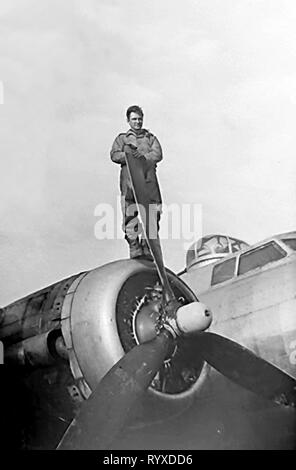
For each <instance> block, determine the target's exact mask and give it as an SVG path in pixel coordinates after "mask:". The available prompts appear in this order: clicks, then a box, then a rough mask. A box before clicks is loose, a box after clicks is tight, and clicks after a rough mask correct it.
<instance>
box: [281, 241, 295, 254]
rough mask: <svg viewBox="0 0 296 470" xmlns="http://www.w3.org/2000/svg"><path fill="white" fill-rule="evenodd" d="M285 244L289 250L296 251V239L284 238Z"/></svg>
mask: <svg viewBox="0 0 296 470" xmlns="http://www.w3.org/2000/svg"><path fill="white" fill-rule="evenodd" d="M283 242H284V243H286V245H288V247H289V248H291V249H292V250H294V251H296V238H283Z"/></svg>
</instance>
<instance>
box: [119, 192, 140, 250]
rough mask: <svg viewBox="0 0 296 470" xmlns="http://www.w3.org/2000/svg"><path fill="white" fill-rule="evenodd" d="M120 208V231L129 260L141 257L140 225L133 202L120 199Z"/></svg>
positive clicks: (123, 198)
mask: <svg viewBox="0 0 296 470" xmlns="http://www.w3.org/2000/svg"><path fill="white" fill-rule="evenodd" d="M121 208H122V214H123V224H122V229H123V231H124V233H125V237H124V238H125V239H126V241H127V242H128V244H129V249H130V258H136V257H138V256H141V255H143V247H142V245H141V242H140V234H141V224H140V222H139V219H138V210H137V206H136V203H135V201H132V200H128V199H125V197H122V198H121Z"/></svg>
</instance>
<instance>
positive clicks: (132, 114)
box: [126, 105, 144, 132]
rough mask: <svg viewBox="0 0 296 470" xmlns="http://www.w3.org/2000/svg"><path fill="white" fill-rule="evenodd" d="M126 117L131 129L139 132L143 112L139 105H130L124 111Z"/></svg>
mask: <svg viewBox="0 0 296 470" xmlns="http://www.w3.org/2000/svg"><path fill="white" fill-rule="evenodd" d="M126 118H127V122H128V123H129V125H130V128H131V129H132V130H133V131H135V132H139V131H140V130H141V129H142V126H143V118H144V113H143V110H142V109H141V108H140V107H139V106H136V105H135V106H130V107H129V108H128V109H127V111H126Z"/></svg>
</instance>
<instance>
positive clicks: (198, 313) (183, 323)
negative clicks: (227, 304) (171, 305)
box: [176, 302, 213, 334]
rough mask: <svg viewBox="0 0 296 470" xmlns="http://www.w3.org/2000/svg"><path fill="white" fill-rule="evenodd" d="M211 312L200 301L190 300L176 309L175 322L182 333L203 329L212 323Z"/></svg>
mask: <svg viewBox="0 0 296 470" xmlns="http://www.w3.org/2000/svg"><path fill="white" fill-rule="evenodd" d="M212 319H213V316H212V312H211V310H210V309H209V308H208V307H207V306H206V305H205V304H203V303H202V302H191V303H190V304H187V305H183V306H182V307H180V308H179V309H178V310H177V314H176V322H177V326H178V328H179V330H180V331H181V332H182V333H183V334H189V333H197V332H199V331H204V330H206V329H207V328H209V326H210V325H211V323H212Z"/></svg>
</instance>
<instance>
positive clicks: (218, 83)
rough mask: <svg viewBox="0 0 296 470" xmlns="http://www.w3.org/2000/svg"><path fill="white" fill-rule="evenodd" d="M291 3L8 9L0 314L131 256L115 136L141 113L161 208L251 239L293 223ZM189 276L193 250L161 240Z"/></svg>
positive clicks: (163, 0)
mask: <svg viewBox="0 0 296 470" xmlns="http://www.w3.org/2000/svg"><path fill="white" fill-rule="evenodd" d="M295 24H296V2H295V1H294V0H289V1H284V0H262V1H261V0H222V1H221V0H186V1H181V0H143V1H141V2H139V1H134V0H126V1H122V0H105V1H104V0H76V1H75V0H63V1H58V0H2V1H1V3H0V81H2V84H3V91H4V103H3V104H2V105H1V106H0V119H1V125H0V137H1V138H0V152H1V153H0V155H1V162H2V171H1V185H0V191H1V194H0V196H1V197H0V216H1V225H0V260H1V278H0V305H5V304H7V303H8V302H10V301H12V300H15V299H17V298H19V297H22V296H24V295H26V294H27V293H29V292H32V291H35V290H38V289H39V288H41V287H44V286H46V285H48V284H50V283H53V282H55V281H58V280H59V279H61V278H63V277H67V276H69V275H71V274H73V273H76V272H79V271H83V270H85V269H90V268H92V267H96V266H98V265H100V264H102V263H106V262H107V261H109V260H114V259H117V258H124V257H127V255H128V250H127V245H126V242H125V241H124V240H123V238H121V239H119V240H103V241H102V240H97V239H96V237H95V224H96V222H97V217H96V216H95V209H96V207H97V205H98V204H99V203H111V204H112V205H113V206H114V207H115V206H116V198H117V196H118V191H119V190H118V178H119V166H117V165H115V164H114V163H112V162H111V160H110V157H109V152H110V147H111V145H112V142H113V139H114V138H115V136H116V135H117V134H118V133H119V132H122V131H125V130H126V122H125V110H126V108H127V107H128V106H129V105H131V104H139V105H140V106H142V107H143V108H144V112H145V123H144V125H145V127H147V128H149V129H150V130H151V131H152V132H153V133H155V134H156V135H157V136H158V138H159V140H160V142H161V144H162V147H163V151H164V159H163V161H162V162H161V163H160V164H159V167H158V175H159V181H160V185H161V189H162V194H163V199H164V202H165V203H167V204H173V203H182V204H200V205H201V207H202V214H203V217H202V231H203V233H204V234H207V233H226V234H229V235H232V236H236V237H239V238H241V239H243V240H246V241H247V242H250V243H252V242H256V241H259V240H261V239H263V238H265V237H268V236H269V235H272V234H275V233H279V232H284V231H288V230H293V229H295V227H296V192H295V183H294V182H295V176H296V175H295V174H296V163H295V147H296V145H295V143H296V142H295V140H296V132H295V122H296V28H295ZM163 249H164V256H165V261H166V264H167V266H168V267H170V268H171V269H173V270H176V271H179V270H180V269H182V268H183V267H184V261H185V249H184V240H182V239H180V240H170V239H169V240H163Z"/></svg>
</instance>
